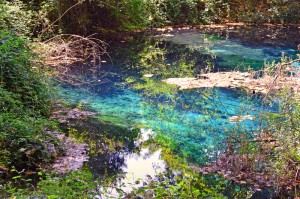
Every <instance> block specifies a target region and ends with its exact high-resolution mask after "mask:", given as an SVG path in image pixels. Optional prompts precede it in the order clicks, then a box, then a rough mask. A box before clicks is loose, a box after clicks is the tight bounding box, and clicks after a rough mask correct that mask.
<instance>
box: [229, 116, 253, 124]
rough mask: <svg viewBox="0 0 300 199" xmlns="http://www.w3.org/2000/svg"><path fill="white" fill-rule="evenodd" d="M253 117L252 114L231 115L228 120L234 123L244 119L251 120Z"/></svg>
mask: <svg viewBox="0 0 300 199" xmlns="http://www.w3.org/2000/svg"><path fill="white" fill-rule="evenodd" d="M254 118H255V117H254V116H253V115H244V116H243V115H241V116H232V117H230V118H228V121H229V122H233V123H236V122H241V121H244V120H253V119H254Z"/></svg>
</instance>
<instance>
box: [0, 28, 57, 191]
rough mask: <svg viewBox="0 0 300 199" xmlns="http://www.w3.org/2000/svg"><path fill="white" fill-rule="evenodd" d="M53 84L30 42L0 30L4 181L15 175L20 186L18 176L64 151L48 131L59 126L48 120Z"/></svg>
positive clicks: (0, 134) (0, 148)
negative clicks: (30, 46)
mask: <svg viewBox="0 0 300 199" xmlns="http://www.w3.org/2000/svg"><path fill="white" fill-rule="evenodd" d="M51 86H52V85H51V83H50V81H48V79H47V78H46V77H45V76H43V73H42V67H41V65H40V64H39V59H38V57H37V56H36V55H35V54H33V53H32V50H31V49H30V48H29V44H28V43H27V41H25V40H24V39H21V38H19V37H17V36H15V35H12V34H9V33H0V182H1V183H3V182H6V181H7V180H8V179H12V178H13V179H14V180H15V182H16V184H20V185H21V184H22V182H21V180H19V179H21V178H27V177H29V176H30V175H32V174H37V173H38V169H39V168H40V167H41V166H42V164H43V163H46V162H51V161H52V160H53V159H54V158H55V156H56V155H58V153H60V152H61V151H62V150H61V148H60V143H59V141H58V140H57V139H56V138H54V137H53V136H52V135H50V134H49V133H47V132H46V129H54V128H56V124H55V123H54V122H52V121H50V120H49V119H48V116H49V115H50V111H51V98H52V92H51V90H52V89H50V88H51ZM52 146H53V147H52ZM50 148H52V149H53V148H55V150H56V152H57V153H53V150H50ZM21 171H23V172H21Z"/></svg>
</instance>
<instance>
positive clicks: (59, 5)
mask: <svg viewBox="0 0 300 199" xmlns="http://www.w3.org/2000/svg"><path fill="white" fill-rule="evenodd" d="M2 2H3V3H2V4H3V5H4V6H5V5H10V6H19V7H22V9H21V10H22V13H21V12H20V11H19V12H20V13H21V19H22V17H25V18H24V23H28V22H30V23H31V26H32V27H31V28H32V29H33V32H34V34H38V33H41V32H42V33H43V34H45V32H46V30H47V31H48V32H49V31H50V30H52V31H54V32H55V33H58V32H59V31H60V32H63V33H73V34H80V35H89V34H91V33H102V34H106V35H107V34H110V33H112V31H124V30H134V29H144V28H148V27H161V26H166V25H198V24H212V23H226V22H246V23H255V24H261V23H276V24H278V23H280V24H297V23H299V22H300V10H299V9H298V8H299V7H300V2H299V1H298V0H149V1H145V0H92V1H85V0H81V1H77V0H44V1H41V0H33V1H30V0H24V1H4V0H2ZM3 5H2V6H1V7H2V8H0V9H3V10H5V9H4V8H3ZM25 11H26V14H25V15H30V16H24V12H25ZM27 11H28V12H27ZM13 14H14V13H12V12H10V13H8V14H6V15H5V16H1V17H0V26H3V24H1V23H3V21H4V22H5V21H11V20H10V18H13V17H12V16H11V15H13ZM28 18H30V19H31V21H28ZM18 21H20V16H18ZM53 22H54V23H53ZM52 23H53V24H52ZM50 24H52V25H51V26H50V27H51V28H49V25H50ZM46 27H47V28H46ZM45 29H46V30H45Z"/></svg>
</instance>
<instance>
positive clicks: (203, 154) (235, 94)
mask: <svg viewBox="0 0 300 199" xmlns="http://www.w3.org/2000/svg"><path fill="white" fill-rule="evenodd" d="M215 31H216V30H213V31H211V32H209V31H206V32H205V31H204V32H205V34H203V30H202V32H197V31H196V32H195V31H194V32H187V33H173V35H167V36H166V35H160V36H156V37H144V36H140V35H138V36H136V37H132V38H131V40H130V39H129V40H128V41H127V42H125V43H115V44H111V49H112V52H111V57H112V59H113V61H114V67H111V66H105V65H103V66H102V70H107V75H106V77H105V79H103V80H101V83H100V84H99V85H96V86H94V87H92V88H87V89H88V90H89V92H86V91H85V90H81V89H78V88H72V87H67V86H65V87H64V88H62V95H63V96H65V97H66V98H67V99H69V100H71V101H74V102H75V103H82V102H87V103H86V105H85V106H86V107H88V108H91V109H93V110H94V111H97V112H99V113H100V116H99V118H100V120H102V121H105V122H106V124H105V125H107V124H110V123H113V124H117V125H118V126H119V127H120V128H119V127H118V128H116V127H114V126H111V127H109V125H108V126H105V125H104V127H103V128H102V129H97V128H96V129H93V128H92V125H89V126H88V127H86V128H87V129H90V130H91V129H92V130H93V132H98V133H94V134H93V133H92V134H89V135H88V134H87V135H84V134H83V135H82V136H85V137H86V138H88V139H89V140H88V142H89V143H90V146H91V152H90V156H91V158H90V162H89V165H90V168H91V170H92V171H93V173H94V174H95V175H96V176H97V175H98V176H99V177H100V176H102V175H108V174H112V173H113V174H117V173H118V174H120V175H121V176H122V178H123V179H130V180H135V181H136V180H137V179H138V178H144V177H145V175H147V174H149V175H154V174H155V173H156V171H164V169H165V166H166V163H165V162H164V161H163V160H161V159H160V151H159V150H157V151H151V153H150V151H149V150H148V149H147V148H141V147H140V145H141V142H142V140H141V139H140V140H138V139H137V137H138V133H137V132H135V131H132V129H131V130H130V127H135V126H136V125H139V127H143V128H147V129H151V130H152V131H154V132H155V133H156V139H159V140H160V141H163V142H165V143H168V144H169V146H170V148H171V149H172V150H173V151H174V153H176V154H179V155H180V156H181V157H182V158H183V159H184V160H186V161H187V162H190V163H195V164H201V163H205V161H207V160H208V159H209V158H210V157H212V156H213V154H214V153H215V152H216V151H217V150H219V145H218V143H222V140H223V138H224V137H225V136H226V135H227V133H228V132H230V131H232V129H235V130H236V131H238V130H239V129H246V130H248V131H249V132H253V131H255V129H256V128H257V127H258V121H257V119H258V116H257V115H258V113H259V111H261V110H262V107H261V103H260V101H259V98H258V97H257V96H254V97H252V98H249V97H247V96H245V95H244V94H243V93H241V92H239V91H233V90H227V89H218V88H215V89H193V90H186V91H181V90H178V88H177V87H175V86H172V85H167V84H165V83H162V82H161V79H164V78H168V77H185V76H195V75H196V74H199V73H200V72H206V71H209V70H227V69H231V68H236V67H237V66H239V65H243V67H244V68H247V67H248V66H250V67H252V68H259V67H262V63H263V62H264V60H270V61H271V60H273V59H279V58H280V56H281V52H282V51H284V52H285V53H286V54H287V55H291V56H293V55H295V54H296V51H295V50H293V49H292V48H291V46H292V45H293V42H292V41H291V42H290V43H288V42H287V43H288V44H287V45H284V43H283V42H282V41H281V40H280V42H279V45H278V48H277V47H276V45H275V44H276V40H268V41H272V42H273V43H272V45H261V44H260V43H255V42H248V41H249V38H246V37H247V34H246V32H245V30H243V31H244V34H243V35H240V36H245V38H242V37H238V36H237V35H239V34H238V33H239V31H242V30H230V31H231V32H230V33H227V35H226V37H224V33H223V31H224V30H221V31H219V32H215ZM265 31H266V30H264V31H261V32H260V34H263V33H262V32H265ZM212 32H213V33H212ZM271 32H272V31H271ZM265 34H270V35H272V37H273V36H275V37H276V34H275V33H274V34H273V33H265ZM249 35H252V34H249ZM254 35H255V34H254ZM278 35H282V34H279V33H278ZM266 38H269V36H266ZM251 41H252V40H251ZM260 42H261V43H263V42H262V41H260ZM273 44H274V45H273ZM146 74H148V75H146ZM149 74H150V75H149ZM145 75H146V76H145ZM237 115H241V116H245V117H244V120H243V121H241V123H239V124H237V123H234V122H232V118H236V117H235V116H237ZM143 133H145V131H143ZM143 133H142V135H144V134H143ZM122 182H124V181H122ZM139 185H140V184H138V185H135V186H139Z"/></svg>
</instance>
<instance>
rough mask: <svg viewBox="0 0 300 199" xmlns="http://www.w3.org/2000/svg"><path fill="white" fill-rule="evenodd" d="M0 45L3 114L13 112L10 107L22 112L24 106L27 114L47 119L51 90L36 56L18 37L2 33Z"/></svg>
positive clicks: (0, 107) (0, 108) (0, 81)
mask: <svg viewBox="0 0 300 199" xmlns="http://www.w3.org/2000/svg"><path fill="white" fill-rule="evenodd" d="M0 41H1V43H2V44H1V45H0V83H1V84H0V89H1V91H2V92H1V95H0V97H1V98H2V99H3V100H1V104H0V105H1V106H0V110H1V111H11V110H10V109H9V107H11V108H12V109H14V108H16V109H18V110H20V104H22V106H24V111H31V112H32V113H33V114H35V115H36V114H38V115H42V116H46V115H48V114H49V107H50V87H49V86H48V84H49V82H48V81H47V78H46V77H44V76H42V75H41V73H40V70H41V65H40V64H39V63H38V62H39V61H38V59H37V56H36V55H35V54H34V53H32V51H31V50H30V48H29V47H28V44H27V43H26V42H25V41H24V40H23V39H20V38H18V37H16V36H13V35H9V34H7V33H4V34H3V33H1V34H0ZM4 90H6V91H5V92H4ZM6 97H8V98H7V99H5V98H6ZM12 99H15V100H17V101H19V102H17V101H13V100H12ZM14 103H16V104H15V105H14ZM17 105H18V106H17ZM19 113H20V112H19Z"/></svg>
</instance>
